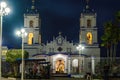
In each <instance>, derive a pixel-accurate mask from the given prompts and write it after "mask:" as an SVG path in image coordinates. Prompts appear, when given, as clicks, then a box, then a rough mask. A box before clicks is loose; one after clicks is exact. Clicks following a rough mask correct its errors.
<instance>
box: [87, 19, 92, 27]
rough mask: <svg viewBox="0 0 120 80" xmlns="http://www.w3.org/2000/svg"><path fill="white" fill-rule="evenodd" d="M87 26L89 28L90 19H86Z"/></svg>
mask: <svg viewBox="0 0 120 80" xmlns="http://www.w3.org/2000/svg"><path fill="white" fill-rule="evenodd" d="M87 27H88V28H91V20H90V19H88V20H87Z"/></svg>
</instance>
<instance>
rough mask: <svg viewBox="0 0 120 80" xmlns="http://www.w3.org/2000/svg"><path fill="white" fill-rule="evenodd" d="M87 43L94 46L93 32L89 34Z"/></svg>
mask: <svg viewBox="0 0 120 80" xmlns="http://www.w3.org/2000/svg"><path fill="white" fill-rule="evenodd" d="M87 43H88V44H92V33H91V32H88V33H87Z"/></svg>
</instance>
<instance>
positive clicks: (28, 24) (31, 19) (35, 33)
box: [24, 0, 41, 45]
mask: <svg viewBox="0 0 120 80" xmlns="http://www.w3.org/2000/svg"><path fill="white" fill-rule="evenodd" d="M24 28H25V30H26V32H27V34H28V36H27V37H26V38H25V41H24V43H25V44H27V45H34V44H40V43H41V32H40V28H41V19H40V16H39V13H38V11H37V9H36V8H35V0H32V6H31V9H27V13H26V14H24Z"/></svg>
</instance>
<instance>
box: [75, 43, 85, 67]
mask: <svg viewBox="0 0 120 80" xmlns="http://www.w3.org/2000/svg"><path fill="white" fill-rule="evenodd" d="M84 48H85V47H84V46H82V45H78V46H77V47H76V49H77V50H78V51H79V58H80V54H82V50H83V49H84ZM79 61H80V60H79ZM79 65H80V64H79ZM82 67H83V59H82Z"/></svg>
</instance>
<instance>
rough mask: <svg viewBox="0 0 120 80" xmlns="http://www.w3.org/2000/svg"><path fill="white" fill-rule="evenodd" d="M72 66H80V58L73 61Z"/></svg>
mask: <svg viewBox="0 0 120 80" xmlns="http://www.w3.org/2000/svg"><path fill="white" fill-rule="evenodd" d="M72 67H78V59H74V60H73V61H72Z"/></svg>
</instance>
